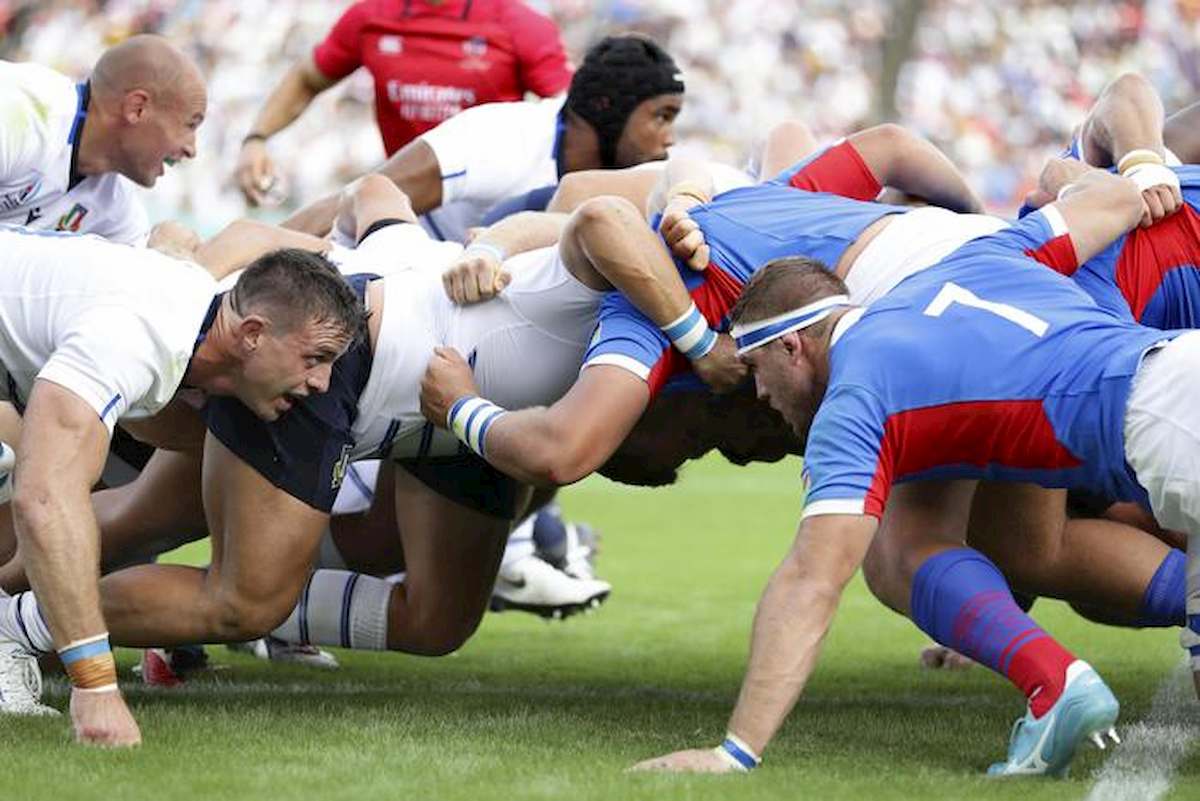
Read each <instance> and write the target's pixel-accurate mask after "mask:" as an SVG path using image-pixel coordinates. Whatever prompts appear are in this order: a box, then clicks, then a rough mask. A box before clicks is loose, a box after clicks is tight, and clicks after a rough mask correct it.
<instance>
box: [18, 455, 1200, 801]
mask: <svg viewBox="0 0 1200 801" xmlns="http://www.w3.org/2000/svg"><path fill="white" fill-rule="evenodd" d="M797 479H798V467H797V465H796V463H795V462H790V463H783V464H780V465H773V466H756V467H754V468H749V469H738V468H733V467H730V466H728V465H726V464H724V463H722V462H719V461H715V460H709V461H706V462H703V463H701V464H698V465H695V466H693V467H691V468H689V469H688V470H687V471H686V472H685V475H684V478H683V480H682V482H681V484H680V485H679V486H678V487H676V488H673V489H670V490H656V491H645V490H641V491H639V490H631V489H629V488H626V487H619V486H617V485H614V484H610V483H608V482H606V481H603V480H600V479H592V480H589V481H587V482H585V483H584V484H582V485H580V486H578V487H575V488H572V489H570V490H568V491H567V492H566V493H565V498H564V503H565V506H566V507H567V510H568V511H569V513H570V515H571V516H573V517H576V518H579V519H584V520H588V521H592V522H594V523H596V524H598V525H599V526H600V527H601V528H602V529H603V532H604V544H603V545H604V551H603V554H602V556H601V562H600V565H601V567H602V572H603V573H604V575H605V576H606V577H608V578H610V579H611V580H612V582H613V584H614V586H615V590H614V594H613V597H612V598H611V600H610V601H609V603H608V604H607V605H606V606H605V608H604V609H602V610H601V611H600V612H599V613H597V614H595V615H593V616H590V617H585V618H577V619H572V620H570V621H566V622H565V623H557V624H549V623H544V622H542V621H540V620H537V619H534V618H532V617H529V616H526V615H521V614H520V613H506V614H504V615H490V616H488V617H487V619H486V620H485V622H484V625H483V627H482V628H481V630H480V632H479V633H478V635H477V636H476V637H475V638H474V639H473V640H472V641H471V642H470V643H469V644H468V645H467V646H466V647H465V648H463V649H462V651H461V652H459V653H458V654H455V655H453V656H450V657H446V658H442V659H421V658H413V657H406V656H400V655H391V654H351V653H348V652H339V653H338V656H339V658H341V660H342V663H343V669H342V670H341V671H340V672H338V673H333V674H320V675H319V674H315V673H313V672H311V671H305V670H303V669H298V668H278V667H275V668H272V667H270V666H268V665H266V664H264V663H260V662H256V661H255V660H253V659H251V658H249V657H243V656H239V655H233V654H229V653H228V652H227V651H226V650H225V649H223V648H211V649H210V653H211V654H212V656H213V659H214V661H216V662H218V663H220V664H221V665H223V666H227V668H226V669H223V670H221V671H218V672H216V673H214V674H212V675H211V676H210V677H207V678H206V679H204V680H202V681H195V682H193V683H191V684H190V685H189V686H188V687H187V688H185V689H183V690H173V691H147V690H143V689H141V688H140V687H139V686H138V685H137V684H136V683H135V682H133V681H129V682H127V683H126V688H127V690H128V694H129V696H130V698H131V701H132V705H133V709H134V712H135V714H136V715H137V716H138V718H139V720H140V721H141V724H142V731H143V734H144V737H145V741H146V742H145V745H144V746H143V747H142V748H141V749H139V750H137V751H134V752H128V753H106V752H100V751H94V750H83V749H80V748H77V747H75V746H73V745H71V744H70V743H69V741H68V736H67V727H66V725H65V723H64V722H62V721H61V720H60V721H52V722H47V721H44V720H11V719H3V718H0V758H2V759H0V764H2V765H3V770H2V772H0V799H4V800H5V801H7V800H8V799H13V801H17V800H18V799H92V798H95V799H104V801H114V800H116V801H133V800H134V799H147V800H148V801H162V799H171V801H179V800H182V799H191V798H204V799H224V798H267V799H273V800H278V801H282V800H283V799H291V798H297V799H301V798H302V799H355V801H358V800H359V799H371V798H379V799H397V798H414V799H471V800H472V801H477V800H478V799H526V798H529V799H560V798H562V799H568V798H569V799H633V798H645V799H659V798H672V799H674V798H687V799H710V798H711V799H726V798H730V797H736V798H739V799H740V798H788V799H792V798H812V799H831V798H846V799H859V798H871V799H891V798H929V799H959V798H984V799H988V798H1019V799H1021V800H1022V801H1034V800H1035V799H1055V801H1058V800H1059V799H1072V798H1082V797H1083V796H1084V795H1085V794H1086V793H1087V790H1088V788H1089V786H1090V784H1091V780H1092V777H1093V774H1094V772H1095V771H1096V770H1097V769H1098V768H1099V766H1100V765H1101V764H1102V758H1101V755H1100V754H1099V753H1098V752H1095V751H1093V750H1091V749H1089V750H1088V751H1087V753H1085V754H1084V755H1083V757H1082V758H1081V759H1079V760H1078V761H1077V763H1076V766H1075V768H1074V771H1073V777H1074V778H1072V779H1071V780H1068V781H1065V782H1054V781H1041V780H1034V781H1021V782H1017V783H1012V782H992V781H988V780H986V779H983V778H980V773H981V772H982V771H983V770H984V769H985V768H986V766H987V765H988V763H989V762H990V761H992V760H994V759H995V758H997V757H999V756H1001V754H1002V752H1003V747H1004V743H1005V741H1006V739H1007V735H1008V729H1009V726H1010V724H1011V722H1012V719H1013V718H1015V717H1016V715H1017V714H1018V713H1019V711H1020V709H1021V702H1020V699H1019V696H1018V694H1017V693H1016V692H1015V691H1014V690H1013V689H1012V688H1011V687H1010V686H1009V685H1008V684H1007V683H1005V682H1003V681H1001V680H999V679H997V678H996V677H995V676H993V675H991V674H990V673H988V672H987V671H985V670H982V669H974V670H971V671H969V672H967V673H966V674H938V673H931V672H923V671H921V670H919V669H917V668H916V666H915V665H916V654H917V651H918V649H919V647H920V646H921V645H922V644H923V643H924V638H923V636H922V635H921V634H920V633H919V632H917V631H916V630H915V629H914V628H913V627H912V626H911V625H910V624H909V623H908V622H907V621H904V620H902V619H900V618H898V617H896V616H895V615H893V614H891V613H890V612H887V611H885V610H884V609H883V608H882V607H881V606H880V605H879V604H877V603H876V602H875V601H873V600H872V599H871V598H870V597H869V596H868V595H867V593H866V591H865V589H864V588H863V586H862V584H861V582H858V581H856V582H855V584H854V585H853V586H852V588H851V590H850V592H849V594H848V596H847V597H846V599H845V602H844V603H843V607H842V610H841V613H840V615H839V618H838V620H837V623H836V624H835V627H834V631H833V633H832V634H831V636H830V638H829V641H828V643H827V645H826V649H825V655H824V658H823V660H822V662H821V666H820V668H819V670H818V672H817V674H816V676H815V678H814V680H813V681H812V683H811V685H810V687H809V690H808V691H807V692H806V694H805V697H804V699H803V701H802V702H801V704H800V705H799V707H798V708H797V710H796V711H795V712H794V713H793V715H792V716H791V718H790V719H789V720H788V722H787V725H786V726H785V728H784V729H783V731H782V732H781V734H780V736H779V737H778V738H777V740H776V741H775V743H774V744H773V745H772V747H771V749H770V750H769V752H768V753H767V763H766V765H765V766H764V767H763V768H762V769H761V770H759V771H757V772H756V773H755V774H753V775H750V776H727V777H724V776H723V777H668V776H648V775H627V774H625V773H623V772H622V770H623V769H624V768H625V767H626V766H628V765H630V764H631V763H633V762H635V761H637V760H639V759H642V758H645V757H649V756H653V755H656V754H659V753H662V752H665V751H668V750H673V749H676V748H682V747H689V746H697V745H708V744H712V743H714V742H715V741H716V740H717V739H718V737H719V736H720V735H721V734H722V732H723V731H724V724H725V721H726V717H727V715H728V713H729V710H730V706H731V703H732V701H733V698H734V694H735V693H736V691H737V687H738V683H739V681H740V678H741V674H742V668H743V661H744V659H745V653H746V646H747V641H748V632H749V625H750V617H751V614H752V611H753V608H754V603H755V601H756V599H757V596H758V593H759V591H760V589H761V588H762V585H763V583H764V581H765V579H766V576H767V574H768V573H769V572H770V570H771V569H772V567H773V566H774V564H775V562H776V561H777V560H778V558H779V557H780V556H781V555H782V554H783V552H784V550H785V549H786V547H787V545H788V543H789V541H790V539H791V536H792V532H793V530H794V526H795V522H796V518H797V511H798V508H799V502H798V490H797ZM184 557H185V558H191V559H196V558H203V552H202V551H197V550H191V551H187V552H185V553H184ZM1036 613H1037V616H1038V617H1039V619H1040V620H1041V621H1042V622H1043V623H1044V624H1045V625H1047V626H1048V627H1049V628H1050V629H1051V630H1052V631H1054V632H1055V633H1057V634H1058V635H1059V636H1060V638H1061V639H1062V640H1063V641H1064V642H1065V643H1066V645H1067V646H1068V647H1071V648H1073V649H1075V650H1076V651H1077V652H1079V653H1080V654H1082V655H1085V656H1086V657H1087V658H1088V659H1089V660H1090V661H1091V662H1092V663H1093V664H1094V665H1095V666H1096V667H1097V668H1098V669H1099V670H1100V671H1101V673H1102V674H1104V675H1105V677H1106V678H1107V679H1108V680H1109V682H1110V684H1111V685H1112V687H1113V689H1114V690H1115V691H1116V692H1117V694H1118V696H1119V697H1120V698H1121V700H1122V703H1123V710H1122V712H1123V720H1124V721H1126V722H1131V721H1134V720H1136V719H1138V718H1139V716H1141V715H1142V714H1144V713H1145V712H1146V710H1147V708H1148V706H1149V700H1150V697H1151V696H1152V695H1153V692H1154V690H1155V688H1156V687H1157V685H1158V684H1159V683H1160V681H1161V680H1162V679H1163V677H1164V676H1165V675H1166V674H1167V673H1168V672H1169V671H1170V669H1171V668H1172V666H1173V665H1174V664H1176V662H1177V660H1178V659H1179V650H1178V646H1177V644H1176V642H1175V635H1174V633H1172V632H1130V631H1120V630H1115V629H1106V628H1102V627H1098V626H1094V625H1091V624H1087V623H1084V622H1083V621H1081V620H1080V619H1078V618H1076V617H1074V616H1073V615H1072V614H1071V612H1070V611H1069V610H1067V609H1066V608H1065V607H1061V606H1060V605H1057V604H1052V603H1047V602H1040V603H1039V604H1038V606H1037V608H1036ZM132 658H133V654H132V653H129V654H125V655H123V663H124V664H126V665H128V664H129V663H130V662H131V661H132ZM48 698H49V701H50V702H51V703H53V704H56V705H58V706H60V707H62V706H63V705H64V704H65V694H64V688H63V686H62V684H61V683H55V684H54V685H53V686H52V688H51V691H50V692H49V694H48ZM1169 797H1171V798H1195V797H1200V761H1198V760H1197V758H1196V756H1195V755H1194V754H1193V755H1192V756H1191V757H1190V758H1189V759H1188V760H1187V761H1185V762H1184V764H1183V765H1182V766H1181V768H1180V774H1179V776H1177V779H1176V783H1175V786H1174V789H1173V791H1172V793H1171V795H1170V796H1169Z"/></svg>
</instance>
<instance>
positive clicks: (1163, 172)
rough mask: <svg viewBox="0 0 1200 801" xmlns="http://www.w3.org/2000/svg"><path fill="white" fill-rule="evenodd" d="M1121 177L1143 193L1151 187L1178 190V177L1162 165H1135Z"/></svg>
mask: <svg viewBox="0 0 1200 801" xmlns="http://www.w3.org/2000/svg"><path fill="white" fill-rule="evenodd" d="M1121 175H1123V176H1125V177H1126V178H1128V179H1129V180H1131V181H1133V183H1134V184H1135V185H1136V186H1137V188H1138V191H1139V192H1145V191H1146V190H1147V189H1149V188H1151V187H1153V186H1169V187H1171V188H1173V189H1178V188H1179V176H1178V175H1176V174H1175V171H1174V170H1172V169H1171V168H1170V167H1164V166H1163V165H1162V164H1145V163H1143V164H1137V165H1135V166H1133V167H1130V168H1129V169H1128V170H1125V171H1124V172H1122V173H1121Z"/></svg>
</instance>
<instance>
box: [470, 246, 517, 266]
mask: <svg viewBox="0 0 1200 801" xmlns="http://www.w3.org/2000/svg"><path fill="white" fill-rule="evenodd" d="M472 251H475V252H479V253H486V254H488V255H489V256H491V257H492V258H494V259H495V260H496V261H498V262H501V263H503V262H504V260H505V259H507V258H508V254H507V253H505V252H504V248H502V247H500V246H499V245H493V244H492V243H490V242H472V243H471V244H469V245H467V249H466V250H464V251H463V255H464V256H465V255H467V254H469V253H471V252H472Z"/></svg>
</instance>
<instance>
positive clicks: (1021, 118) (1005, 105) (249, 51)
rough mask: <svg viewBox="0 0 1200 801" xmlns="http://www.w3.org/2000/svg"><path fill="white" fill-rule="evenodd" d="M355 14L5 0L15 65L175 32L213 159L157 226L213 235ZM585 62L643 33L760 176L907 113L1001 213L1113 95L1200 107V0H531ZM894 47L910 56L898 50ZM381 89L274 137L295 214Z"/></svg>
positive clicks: (222, 5) (331, 180)
mask: <svg viewBox="0 0 1200 801" xmlns="http://www.w3.org/2000/svg"><path fill="white" fill-rule="evenodd" d="M347 4H348V3H347V2H346V0H174V1H171V0H0V31H2V32H3V39H0V57H2V58H5V59H10V60H33V61H38V62H41V63H45V64H48V65H50V66H53V67H55V68H57V69H59V70H61V71H63V72H66V73H68V74H72V75H77V76H80V75H84V74H86V72H87V70H88V68H89V67H90V65H91V64H92V62H93V61H94V60H95V58H96V57H97V55H98V54H99V53H100V51H101V50H102V49H103V48H104V47H106V46H107V45H109V44H111V43H113V42H115V41H117V40H119V39H121V38H122V37H124V36H127V35H129V34H132V33H138V32H146V31H153V32H159V33H164V34H166V35H169V36H171V37H172V38H173V39H175V40H176V41H177V42H179V43H180V44H182V45H184V46H186V47H187V48H189V49H190V50H191V52H193V54H194V55H195V56H196V57H197V59H198V61H199V63H200V64H201V66H202V68H203V69H204V70H205V72H206V74H207V76H208V79H209V117H208V121H207V122H206V123H205V124H204V126H203V127H202V129H201V134H200V156H199V157H198V158H197V159H196V160H195V161H194V162H192V163H190V164H188V165H185V166H180V167H177V168H176V169H175V170H173V171H171V173H169V174H168V176H167V178H166V179H164V180H163V181H160V182H159V185H158V187H157V188H156V189H155V192H154V200H153V202H152V203H150V204H149V205H150V207H151V210H152V214H153V215H154V216H155V217H157V218H165V217H181V218H183V219H186V220H188V221H190V222H191V223H192V224H194V225H197V226H198V227H199V228H201V229H202V230H212V229H214V228H215V227H216V226H218V225H219V224H221V223H223V222H225V221H228V220H230V219H232V218H233V217H236V216H239V215H241V214H244V213H245V208H244V205H243V201H242V197H241V194H240V193H239V192H238V191H237V190H236V188H235V186H234V184H233V180H232V174H233V168H234V165H235V163H236V160H237V152H238V148H239V146H240V142H241V139H242V137H243V136H244V135H245V134H246V133H247V131H248V130H249V126H250V124H251V120H252V118H253V116H254V114H255V112H256V111H257V109H258V108H259V106H260V105H261V103H262V101H263V100H264V98H265V97H266V94H267V93H268V92H269V91H270V89H271V88H272V87H273V86H274V85H275V83H276V82H277V81H278V79H279V78H280V76H281V75H282V74H283V72H284V71H285V70H286V69H287V68H288V67H289V66H290V65H292V64H293V63H295V61H296V60H298V59H300V58H301V57H303V56H304V55H305V54H306V53H307V52H309V51H310V50H311V48H312V46H313V45H314V44H315V43H316V42H318V41H319V40H320V39H321V38H323V37H324V35H325V34H326V32H327V31H328V30H329V28H330V26H331V25H332V24H333V22H334V21H335V20H336V19H337V17H338V16H339V15H340V13H341V12H342V10H344V8H345V7H346V6H347ZM530 4H531V5H533V6H534V7H536V8H538V9H539V10H542V11H544V12H546V13H548V14H550V15H551V16H552V17H554V18H555V19H556V20H557V21H558V22H559V24H560V26H561V28H562V31H563V37H564V40H565V42H566V44H567V48H568V52H569V53H571V55H572V56H573V57H575V58H576V59H578V58H579V57H580V56H581V54H582V53H583V52H584V50H586V48H587V46H588V45H589V44H590V43H591V42H593V41H594V40H595V39H596V38H597V37H599V36H601V35H603V34H604V33H607V32H610V31H618V30H638V31H643V32H645V33H648V34H650V35H652V36H654V37H655V38H656V39H658V40H659V41H660V42H662V43H663V44H664V45H665V46H666V47H667V49H668V50H669V51H671V52H672V54H673V55H674V56H675V57H676V59H677V60H678V61H679V62H680V63H681V65H683V66H684V69H685V73H686V80H687V86H688V93H687V102H686V106H685V109H684V113H683V115H682V116H681V118H680V122H679V134H680V139H681V142H682V143H683V144H684V146H685V147H686V148H688V149H689V150H690V151H692V152H697V153H706V154H709V155H712V156H713V157H715V158H718V159H720V160H723V161H727V162H729V163H733V164H738V165H743V164H746V163H747V162H748V161H749V160H751V159H752V158H753V156H752V154H753V150H754V147H755V145H756V144H757V140H758V139H759V137H761V136H762V134H763V132H764V131H765V130H766V129H767V128H768V127H769V126H770V125H771V124H772V123H773V122H776V121H778V120H780V119H783V118H785V117H794V118H798V119H801V120H803V121H805V122H807V123H808V124H809V125H810V126H811V127H812V128H813V129H814V130H815V131H816V132H817V133H818V135H819V136H820V137H821V138H834V137H836V136H838V135H840V134H842V133H845V132H847V131H851V130H853V129H855V128H857V127H861V126H863V125H865V124H869V123H871V122H874V121H878V120H879V119H881V118H882V117H885V116H889V115H890V114H891V113H892V112H891V111H890V109H893V108H894V114H895V118H896V119H897V121H899V122H901V123H904V124H906V125H909V126H912V127H913V128H915V129H917V130H918V131H920V132H921V133H923V134H925V135H926V136H929V137H930V138H931V139H933V140H934V141H935V142H936V143H937V144H939V145H940V146H941V147H943V148H944V149H945V150H946V151H947V152H948V153H949V154H950V155H951V157H952V158H953V159H954V160H955V161H956V163H958V164H959V165H960V166H961V167H962V168H963V169H964V170H965V171H966V172H967V174H968V177H969V178H970V180H971V182H972V184H973V185H974V186H975V188H976V189H977V190H978V191H979V192H980V194H981V195H982V196H983V197H984V198H985V201H986V202H987V203H988V205H989V207H990V208H991V209H992V210H993V211H996V212H999V213H1011V212H1012V211H1014V210H1015V208H1016V206H1017V205H1018V204H1019V202H1020V199H1021V198H1022V197H1023V195H1024V193H1025V191H1027V189H1028V188H1029V186H1030V185H1031V183H1032V181H1033V179H1034V178H1035V177H1036V174H1037V171H1038V169H1039V168H1040V166H1041V163H1042V162H1043V161H1044V159H1045V158H1046V157H1047V156H1048V155H1051V154H1053V153H1054V152H1056V151H1057V150H1059V149H1061V147H1062V146H1063V145H1065V144H1066V142H1067V141H1068V140H1069V138H1070V136H1071V133H1072V129H1073V128H1074V126H1075V125H1076V124H1077V123H1078V122H1079V121H1080V119H1081V118H1082V116H1083V114H1084V113H1085V111H1086V109H1087V108H1088V106H1089V105H1090V104H1091V102H1092V100H1093V98H1094V97H1095V95H1096V94H1097V92H1098V91H1099V90H1100V89H1101V87H1102V86H1103V85H1104V84H1105V83H1106V82H1107V81H1108V80H1109V79H1111V78H1113V77H1115V76H1116V75H1118V74H1119V73H1120V72H1122V71H1127V70H1137V71H1140V72H1142V73H1143V74H1145V75H1146V76H1147V77H1148V78H1149V79H1150V80H1151V81H1152V82H1153V83H1154V84H1155V86H1157V87H1158V89H1159V91H1160V92H1161V93H1162V94H1163V97H1164V102H1165V103H1166V106H1167V109H1168V112H1169V111H1171V110H1174V109H1177V108H1180V107H1182V106H1185V105H1187V104H1189V103H1191V102H1193V100H1195V99H1200V53H1198V52H1197V50H1198V49H1200V0H1144V2H1135V0H1080V1H1079V2H1056V1H1054V0H1013V1H1012V2H1007V3H999V4H983V3H977V2H972V1H971V0H924V2H921V0H857V2H854V3H846V2H841V1H835V0H797V2H791V3H780V2H777V0H640V1H639V0H532V2H531V3H530ZM914 10H915V11H919V16H918V17H917V24H916V28H915V33H914V35H913V37H912V40H911V42H910V43H909V47H908V48H907V49H906V50H905V48H900V50H901V52H900V55H901V56H902V58H901V59H900V63H901V66H900V68H899V70H898V73H897V75H896V76H895V77H896V80H895V82H894V84H895V86H896V89H895V93H894V97H893V98H892V99H891V100H890V101H889V99H888V98H885V97H882V96H881V87H883V86H886V85H887V82H886V81H884V80H883V75H884V72H885V64H887V63H889V61H888V59H887V58H885V56H884V52H885V46H886V45H887V44H888V42H889V40H888V37H889V36H893V35H894V32H895V31H896V30H899V29H902V28H903V25H901V24H900V22H901V21H902V20H901V18H902V17H903V15H905V14H907V13H910V12H913V11H914ZM893 46H894V43H893ZM371 103H372V91H371V82H370V78H369V77H368V76H367V75H365V74H362V73H361V71H360V73H358V74H355V75H354V76H352V77H351V78H350V79H348V80H347V81H344V82H343V83H342V84H340V85H339V86H337V87H336V88H334V89H333V90H331V91H329V92H326V93H325V94H324V95H322V96H320V97H319V98H318V99H317V101H316V103H314V105H313V107H312V108H310V109H309V111H308V112H307V113H306V114H305V115H304V116H303V117H302V118H301V119H300V121H299V122H298V123H296V124H295V125H293V126H292V127H290V128H288V129H287V130H286V131H284V132H283V133H281V134H279V135H278V136H277V137H275V138H273V139H272V140H271V143H270V148H271V153H272V156H273V157H274V159H275V161H276V163H277V164H278V165H279V168H280V170H281V172H282V173H283V175H284V179H283V182H282V185H281V187H280V189H281V192H280V193H279V194H280V196H281V200H282V201H283V202H282V205H281V207H279V208H277V209H275V210H273V212H271V211H268V212H267V213H268V214H271V213H274V214H275V215H281V214H282V213H283V212H284V211H286V209H287V208H289V207H290V206H291V205H292V204H293V203H294V202H296V201H303V200H305V199H311V198H314V197H316V196H318V195H319V194H321V193H322V192H323V191H326V190H328V189H330V188H333V187H335V186H338V185H341V184H343V183H344V182H345V181H346V180H347V179H349V178H351V177H353V176H355V175H357V174H359V173H361V172H363V171H364V170H365V169H368V168H370V167H371V166H373V165H374V164H376V163H378V162H379V161H380V160H381V159H382V157H383V149H382V145H381V144H380V140H379V135H378V133H377V131H376V129H375V126H374V122H373V117H372V112H371Z"/></svg>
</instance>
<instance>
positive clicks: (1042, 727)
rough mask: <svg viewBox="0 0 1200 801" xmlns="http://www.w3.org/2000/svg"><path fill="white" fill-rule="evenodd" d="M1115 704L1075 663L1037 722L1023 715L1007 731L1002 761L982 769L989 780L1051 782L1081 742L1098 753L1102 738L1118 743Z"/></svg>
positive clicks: (1062, 772)
mask: <svg viewBox="0 0 1200 801" xmlns="http://www.w3.org/2000/svg"><path fill="white" fill-rule="evenodd" d="M1120 708H1121V707H1120V704H1118V703H1117V699H1116V697H1115V696H1114V695H1113V694H1112V690H1110V689H1108V685H1106V684H1105V683H1104V681H1103V680H1102V679H1101V678H1100V676H1099V675H1097V673H1096V671H1094V670H1092V667H1091V665H1089V664H1088V663H1087V662H1084V661H1082V660H1080V659H1076V660H1075V661H1074V662H1072V663H1071V665H1070V666H1069V667H1068V668H1067V685H1066V687H1064V688H1063V692H1062V695H1061V696H1059V699H1058V701H1056V702H1055V704H1054V706H1052V707H1050V709H1049V710H1048V711H1047V712H1046V714H1044V715H1042V716H1041V717H1040V718H1034V717H1033V713H1032V712H1029V711H1026V713H1025V715H1024V716H1023V717H1021V718H1019V719H1018V720H1017V722H1016V723H1015V724H1014V725H1013V730H1012V737H1011V738H1010V739H1009V743H1008V759H1006V760H1005V761H1004V762H997V763H996V764H994V765H992V766H991V767H990V768H988V775H989V776H1041V775H1046V776H1055V777H1062V776H1065V775H1066V773H1067V768H1068V767H1069V766H1070V764H1071V759H1072V757H1074V756H1075V750H1076V749H1077V748H1078V747H1079V744H1080V743H1082V742H1083V741H1084V740H1085V739H1090V740H1091V741H1092V742H1093V743H1095V744H1096V745H1097V746H1099V747H1100V748H1104V736H1105V735H1107V736H1109V737H1111V738H1112V741H1113V742H1114V743H1120V742H1121V740H1120V738H1118V737H1117V732H1116V729H1114V728H1113V725H1114V724H1115V723H1116V722H1117V713H1118V712H1119V711H1120Z"/></svg>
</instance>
